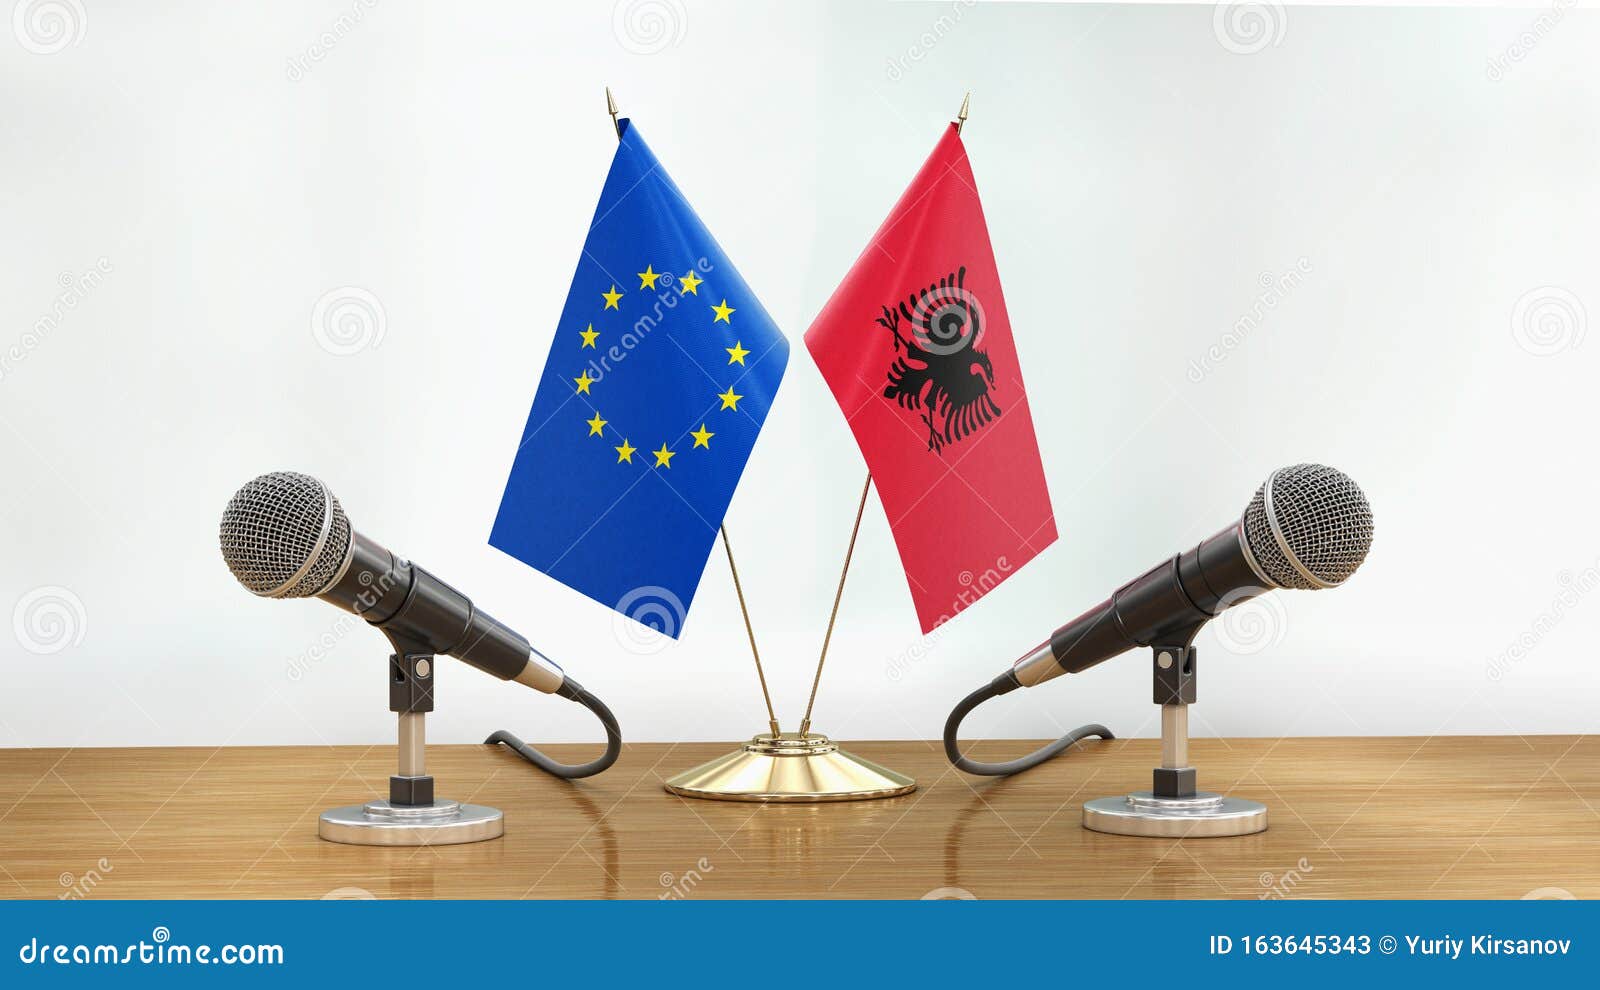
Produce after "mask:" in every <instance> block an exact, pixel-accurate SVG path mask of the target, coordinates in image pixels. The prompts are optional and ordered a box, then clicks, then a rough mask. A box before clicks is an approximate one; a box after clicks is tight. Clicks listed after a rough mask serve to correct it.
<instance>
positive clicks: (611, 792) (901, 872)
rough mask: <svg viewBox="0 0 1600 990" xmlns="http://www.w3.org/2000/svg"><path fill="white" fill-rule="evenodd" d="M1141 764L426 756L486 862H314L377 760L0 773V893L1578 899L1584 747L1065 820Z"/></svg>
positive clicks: (285, 756)
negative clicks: (603, 764) (1177, 817)
mask: <svg viewBox="0 0 1600 990" xmlns="http://www.w3.org/2000/svg"><path fill="white" fill-rule="evenodd" d="M1025 745H1026V744H1023V743H995V744H985V745H982V746H979V747H977V753H978V755H979V756H980V757H981V758H986V759H996V758H999V757H1001V756H1003V755H1016V754H1019V753H1021V752H1022V751H1023V749H1024V747H1025ZM1156 747H1157V744H1156V742H1155V741H1153V740H1118V741H1115V742H1090V743H1088V744H1086V745H1085V747H1084V749H1083V750H1082V751H1080V752H1077V753H1075V754H1073V755H1070V756H1068V757H1066V758H1063V759H1059V760H1057V761H1055V762H1054V763H1052V764H1049V765H1046V766H1044V767H1041V768H1039V769H1037V770H1034V771H1032V772H1030V773H1027V774H1023V775H1022V776H1020V777H1016V778H1013V779H1010V780H989V779H977V778H972V777H967V776H965V775H963V774H959V773H956V772H955V771H953V770H951V769H950V767H949V765H948V764H947V763H946V762H945V759H944V756H943V754H942V752H941V751H940V749H939V747H938V746H937V745H935V744H933V743H926V742H891V743H861V744H857V745H851V746H849V747H848V748H850V749H852V750H854V751H855V752H858V753H859V754H861V755H862V756H865V757H867V758H869V759H872V760H876V761H878V762H881V763H883V764H886V765H888V766H891V767H893V768H895V769H898V770H901V771H902V772H906V773H910V774H912V775H914V776H915V777H916V778H917V780H918V782H919V783H920V784H921V787H920V788H919V789H918V790H917V791H916V792H915V793H913V794H910V795H907V796H905V797H901V798H895V799H891V800H886V801H868V802H862V803H855V804H836V805H810V806H805V805H797V806H777V805H772V806H762V805H751V804H732V803H719V802H709V801H691V800H686V799H682V798H678V797H674V796H672V795H669V794H667V793H665V792H664V791H663V790H662V789H661V780H662V778H663V777H667V776H671V775H672V774H673V773H676V772H678V771H680V770H683V769H686V768H687V767H690V766H692V765H694V764H697V763H700V762H702V761H704V760H707V759H710V758H712V757H714V756H717V755H719V754H721V753H723V752H725V751H726V750H727V749H728V748H729V747H728V745H726V744H694V745H675V746H674V745H665V744H658V745H636V746H631V747H629V748H628V750H627V752H626V753H625V754H624V756H623V758H622V760H621V761H620V762H619V763H618V764H617V766H616V767H614V768H613V769H612V770H610V771H609V772H607V773H605V774H603V775H601V776H599V777H596V778H592V779H590V780H587V781H582V782H579V783H576V784H571V783H566V782H562V781H558V780H554V779H552V778H550V777H547V776H545V775H543V774H541V773H539V772H537V771H535V770H533V769H532V768H531V767H529V766H527V765H526V764H524V763H522V762H520V761H519V760H517V759H516V758H515V757H514V756H512V755H511V754H510V753H508V752H505V751H504V750H501V749H490V748H487V747H479V746H441V747H433V748H432V749H430V753H429V758H430V769H431V770H432V772H433V773H434V774H435V775H436V776H437V778H438V781H439V793H440V795H441V796H445V797H452V798H456V799H457V800H467V799H470V800H472V801H474V802H477V803H482V804H489V805H493V806H495V807H498V808H501V809H503V810H504V811H505V813H506V835H505V837H504V838H502V839H498V840H494V841H490V842H484V843H478V844H474V845H463V846H450V847H443V848H433V849H379V848H362V847H356V846H341V845H336V844H333V843H329V842H323V841H321V840H319V839H318V838H317V835H316V822H317V816H318V814H320V813H321V812H322V811H323V810H324V809H326V808H329V807H332V806H334V805H341V804H352V803H357V802H360V801H364V800H367V799H369V798H371V797H375V796H379V795H381V794H383V793H385V792H386V789H387V778H388V774H389V773H390V771H391V768H392V766H393V762H392V761H393V748H392V747H371V748H367V747H339V748H316V747H276V748H227V749H116V750H111V749H99V750H6V751H0V896H4V897H41V898H48V897H60V896H62V895H64V894H72V895H79V894H86V896H89V897H95V898H100V897H116V898H163V897H183V898H214V897H223V898H228V897H278V898H317V897H323V896H325V895H328V894H330V893H332V892H335V891H343V893H344V894H346V895H353V894H357V891H365V892H370V893H371V894H372V895H375V896H377V897H449V898H518V897H538V898H601V897H604V898H614V897H635V898H641V897H642V898H649V897H660V896H662V895H663V894H686V895H687V896H689V897H692V898H753V897H785V898H787V897H819V898H861V897H884V898H917V897H922V896H924V895H926V894H928V893H930V892H931V891H935V890H937V889H939V888H960V889H961V890H964V891H967V892H970V893H971V894H972V895H973V896H976V897H980V898H1005V897H1011V898H1022V897H1103V898H1120V897H1131V898H1168V897H1203V898H1218V897H1236V898H1253V897H1261V896H1263V895H1264V894H1274V893H1283V892H1285V890H1286V889H1287V892H1288V893H1289V894H1290V895H1291V896H1295V897H1313V898H1330V897H1425V898H1426V897H1500V898H1518V897H1522V896H1524V895H1526V894H1528V893H1529V892H1531V891H1534V890H1537V889H1540V888H1559V889H1561V890H1563V891H1566V892H1570V893H1571V894H1573V895H1576V896H1578V897H1586V898H1592V897H1600V737H1597V736H1583V737H1574V736H1564V737H1563V736H1536V737H1528V738H1520V737H1515V736H1510V737H1493V738H1434V739H1427V740H1423V739H1411V738H1400V739H1283V740H1267V739H1250V740H1199V741H1196V742H1195V743H1194V744H1193V752H1194V759H1195V762H1196V765H1197V766H1199V767H1200V768H1201V771H1200V772H1201V777H1200V779H1201V785H1202V787H1206V788H1210V789H1217V790H1225V791H1227V792H1228V793H1232V794H1235V795H1237V796H1240V797H1248V798H1254V799H1256V800H1259V801H1263V802H1265V803H1266V804H1267V805H1268V806H1269V807H1270V809H1271V816H1272V817H1271V827H1270V829H1269V830H1268V831H1267V832H1265V833H1264V834H1261V835H1254V836H1247V837H1243V838H1232V839H1197V840H1186V841H1182V842H1178V841H1173V840H1170V839H1133V838H1124V837H1120V836H1111V835H1100V834H1097V833H1094V832H1088V831H1085V830H1084V829H1083V828H1082V827H1080V825H1079V815H1080V809H1079V806H1080V805H1081V804H1082V802H1083V801H1084V800H1085V799H1086V798H1091V797H1100V796H1105V795H1110V794H1117V793H1122V792H1126V791H1128V790H1130V789H1135V788H1141V787H1146V786H1148V782H1149V771H1150V767H1151V766H1153V765H1154V762H1155V760H1156V757H1157V750H1156ZM551 749H552V750H554V751H555V752H556V753H557V755H563V756H564V757H565V758H568V759H571V758H575V757H578V756H580V755H584V756H587V755H588V754H592V753H593V751H594V749H593V747H577V746H568V747H551ZM351 888H354V890H352V889H351Z"/></svg>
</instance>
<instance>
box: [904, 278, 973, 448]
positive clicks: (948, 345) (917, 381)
mask: <svg viewBox="0 0 1600 990" xmlns="http://www.w3.org/2000/svg"><path fill="white" fill-rule="evenodd" d="M966 280H967V269H966V267H965V266H962V268H961V269H960V270H959V271H956V272H954V273H952V274H950V275H947V276H945V277H944V278H941V279H940V280H939V281H937V282H935V283H934V284H933V285H930V286H928V287H927V288H925V289H923V290H922V291H921V292H917V293H913V294H912V295H911V296H909V297H908V298H907V299H906V300H905V301H903V302H901V303H900V304H899V305H898V306H896V307H894V308H893V309H891V308H889V307H888V306H884V307H883V315H882V316H880V317H878V320H877V322H878V324H879V325H880V326H882V327H883V328H884V329H886V330H888V331H889V333H890V334H892V335H893V337H894V351H895V358H894V363H893V364H892V365H890V366H889V384H888V385H887V386H886V387H885V388H884V390H883V394H884V396H885V397H887V398H890V399H894V400H895V401H896V402H898V403H899V404H900V406H901V407H902V408H905V409H912V410H916V411H917V412H918V415H919V417H920V418H921V420H922V423H923V425H924V426H926V427H927V428H928V449H929V450H931V451H933V452H934V453H936V454H939V455H940V456H943V452H944V448H945V446H946V445H948V444H952V443H957V442H959V441H960V440H962V439H964V438H965V437H967V436H970V435H971V434H972V433H974V432H976V431H977V430H979V429H981V428H983V427H984V426H987V425H988V424H989V423H991V422H993V421H994V420H995V418H996V417H998V416H999V415H1000V407H999V406H998V405H996V404H995V401H994V399H993V397H992V393H993V392H994V390H995V384H994V365H993V364H992V363H991V362H990V361H989V354H988V352H987V351H986V350H984V349H983V346H982V345H983V310H982V307H980V306H979V304H978V300H977V298H976V297H975V296H973V294H972V293H970V292H968V291H967V289H966ZM903 324H904V325H905V327H907V328H908V329H903V327H902V325H903Z"/></svg>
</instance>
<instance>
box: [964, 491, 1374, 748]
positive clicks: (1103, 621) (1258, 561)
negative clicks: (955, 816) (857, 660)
mask: <svg viewBox="0 0 1600 990" xmlns="http://www.w3.org/2000/svg"><path fill="white" fill-rule="evenodd" d="M1372 531H1373V525H1372V508H1371V506H1369V505H1368V504H1367V497H1366V495H1365V494H1363V493H1362V491H1361V489H1360V487H1358V486H1357V485H1356V483H1355V482H1354V481H1352V480H1350V478H1349V477H1347V476H1346V475H1344V474H1343V473H1342V472H1340V471H1337V470H1335V469H1334V468H1330V467H1327V466H1325V465H1321V464H1295V465H1292V466H1290V467H1286V468H1281V469H1279V470H1277V471H1274V472H1273V473H1272V474H1271V475H1269V476H1268V477H1267V480H1266V481H1265V482H1263V483H1262V484H1261V487H1259V488H1257V489H1256V493H1255V495H1254V497H1252V498H1251V500H1250V503H1249V504H1248V505H1247V506H1245V510H1244V513H1243V514H1242V515H1241V516H1240V518H1239V520H1238V521H1237V522H1235V523H1234V524H1233V525H1231V526H1227V527H1225V528H1224V529H1222V530H1221V531H1219V532H1217V533H1215V534H1214V535H1212V536H1210V537H1208V538H1206V539H1204V540H1202V541H1200V542H1199V543H1198V544H1196V545H1195V546H1193V547H1191V548H1190V549H1188V550H1187V551H1185V552H1183V553H1180V554H1177V555H1175V556H1173V557H1171V558H1169V559H1167V560H1165V561H1162V562H1161V563H1160V564H1157V565H1156V566H1155V567H1152V568H1151V569H1150V570H1148V571H1146V572H1144V573H1143V574H1141V575H1139V576H1138V577H1136V578H1134V579H1133V580H1132V581H1129V582H1128V583H1127V584H1124V585H1123V586H1122V587H1120V588H1118V589H1117V590H1116V591H1115V592H1113V593H1112V595H1111V597H1110V598H1108V599H1106V600H1105V601H1103V602H1101V603H1100V604H1098V605H1096V606H1095V607H1093V608H1091V609H1089V610H1088V611H1087V612H1084V613H1083V614H1082V615H1080V616H1078V617H1077V618H1076V619H1073V620H1072V621H1071V622H1068V623H1067V624H1066V625H1064V626H1062V627H1061V628H1059V629H1057V630H1056V631H1055V632H1054V633H1052V634H1051V635H1050V638H1049V639H1047V640H1045V641H1044V642H1043V643H1041V644H1039V645H1038V646H1037V647H1035V648H1034V649H1033V650H1032V651H1031V652H1029V653H1027V654H1026V655H1025V656H1023V657H1022V659H1020V660H1018V661H1017V662H1016V663H1015V664H1013V665H1012V667H1011V669H1010V670H1007V671H1006V672H1005V673H1003V674H1001V675H999V676H998V677H996V678H994V679H993V680H991V681H990V682H989V683H988V684H985V685H984V686H983V687H980V688H978V689H977V690H976V691H973V692H972V693H971V694H969V695H968V696H967V697H965V698H963V699H962V700H961V701H960V702H959V703H958V704H957V705H956V707H955V708H954V709H953V710H952V711H951V712H950V717H949V719H947V720H946V722H945V728H944V747H945V754H946V755H947V756H948V757H949V758H950V762H951V763H952V764H954V765H955V766H956V767H957V768H958V769H961V770H965V771H967V772H968V773H975V774H982V775H985V776H1007V775H1010V774H1013V773H1020V772H1021V771H1023V770H1027V769H1029V768H1030V767H1036V766H1038V765H1039V764H1040V763H1043V762H1044V761H1045V760H1048V759H1050V758H1051V757H1054V756H1056V755H1057V754H1059V753H1061V752H1064V751H1065V750H1066V749H1068V748H1069V747H1071V746H1072V745H1074V744H1076V743H1077V742H1078V741H1079V740H1081V739H1084V738H1086V737H1088V736H1100V737H1101V738H1104V739H1110V738H1112V735H1111V732H1110V731H1109V730H1108V729H1106V727H1105V726H1103V725H1099V724H1093V725H1085V726H1082V727H1080V728H1078V729H1076V730H1074V731H1072V732H1069V733H1068V734H1066V735H1064V736H1062V737H1061V738H1060V739H1058V740H1056V741H1055V742H1053V743H1051V744H1049V745H1047V746H1045V747H1042V748H1041V749H1038V750H1036V751H1034V752H1033V753H1030V754H1028V755H1026V756H1023V757H1021V758H1019V759H1015V760H1011V761H1009V762H1006V763H980V762H978V761H976V760H972V759H969V758H968V757H967V756H965V755H964V754H963V753H962V752H961V746H960V741H959V733H960V730H961V723H962V721H963V720H964V719H965V718H966V717H967V716H968V715H969V714H971V713H972V711H973V710H974V709H975V708H977V707H978V706H979V705H981V704H983V703H984V702H986V701H988V700H990V699H992V698H998V697H1000V696H1001V695H1003V694H1007V693H1009V692H1011V691H1015V690H1017V689H1018V688H1026V687H1033V686H1034V685H1036V684H1043V683H1044V682H1045V681H1048V680H1051V679H1053V678H1056V677H1059V676H1061V675H1062V674H1068V673H1077V672H1078V671H1082V670H1087V669H1088V668H1090V667H1093V666H1094V665H1095V664H1098V663H1103V662H1104V661H1106V660H1109V659H1111V658H1112V657H1115V656H1119V655H1121V654H1123V653H1126V652H1127V651H1128V650H1131V649H1133V648H1135V647H1140V646H1158V647H1159V646H1172V647H1183V648H1185V649H1187V648H1188V647H1189V644H1190V643H1191V642H1193V640H1194V637H1195V635H1196V634H1197V633H1198V632H1199V631H1200V628H1201V627H1202V626H1204V625H1205V624H1206V623H1207V622H1209V621H1210V620H1211V619H1213V618H1215V617H1216V616H1217V615H1219V614H1220V613H1222V612H1223V611H1225V610H1226V609H1228V608H1231V607H1232V606H1234V605H1237V604H1239V603H1240V602H1244V601H1248V600H1249V599H1251V598H1254V597H1255V596H1257V595H1260V594H1263V593H1264V592H1267V591H1271V590H1274V589H1277V588H1299V589H1305V590H1312V589H1317V588H1333V587H1337V586H1338V585H1340V584H1343V583H1344V582H1345V580H1346V579H1348V578H1349V577H1350V575H1352V574H1354V573H1355V571H1356V568H1358V567H1360V566H1361V563H1362V561H1363V560H1365V559H1366V556H1367V551H1368V550H1369V549H1370V548H1371V546H1372Z"/></svg>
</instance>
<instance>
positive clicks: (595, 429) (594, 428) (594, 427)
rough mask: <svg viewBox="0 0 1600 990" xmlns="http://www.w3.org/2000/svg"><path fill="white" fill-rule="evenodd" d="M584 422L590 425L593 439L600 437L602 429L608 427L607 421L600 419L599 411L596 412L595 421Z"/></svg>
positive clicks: (590, 433)
mask: <svg viewBox="0 0 1600 990" xmlns="http://www.w3.org/2000/svg"><path fill="white" fill-rule="evenodd" d="M584 422H586V423H588V424H589V435H590V436H591V437H597V436H599V435H600V429H601V428H602V427H604V426H605V425H606V421H605V420H603V419H601V418H600V412H599V410H596V411H595V414H594V419H590V420H585V421H584Z"/></svg>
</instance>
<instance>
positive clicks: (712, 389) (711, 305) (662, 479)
mask: <svg viewBox="0 0 1600 990" xmlns="http://www.w3.org/2000/svg"><path fill="white" fill-rule="evenodd" d="M621 127H622V140H621V142H620V143H619V144H618V146H617V153H616V156H615V157H614V158H612V160H611V171H610V173H609V174H608V175H607V176H606V184H605V189H604V190H602V191H601V193H600V204H599V206H598V207H596V208H595V214H594V220H593V221H592V222H591V223H590V225H589V236H588V238H587V239H586V240H585V241H584V245H583V255H582V257H580V258H579V259H578V271H577V274H576V275H574V276H573V278H572V288H571V289H569V290H568V291H567V303H566V306H565V307H564V308H563V309H562V311H561V322H560V323H559V324H558V325H557V327H556V333H555V341H554V342H553V343H552V344H551V345H550V356H549V357H548V358H547V359H546V360H545V366H544V375H543V377H541V378H540V380H539V390H538V392H537V393H535V395H534V397H533V410H532V411H531V412H530V413H529V414H528V423H527V425H526V426H525V427H524V428H523V431H522V443H521V445H520V446H519V447H518V448H517V455H516V461H515V462H514V463H513V464H512V466H511V477H510V480H508V481H507V482H506V490H505V494H504V495H503V496H501V499H500V512H499V514H498V515H497V516H496V517H495V522H494V530H493V532H492V533H490V535H489V543H490V545H492V546H494V547H497V548H499V549H500V550H503V551H505V552H506V553H508V554H510V555H511V556H513V557H515V558H517V559H518V560H520V561H522V562H523V563H525V564H527V565H529V566H530V567H533V568H535V569H536V570H539V571H543V572H544V573H545V574H548V575H550V576H551V577H553V578H555V579H556V580H557V581H560V582H561V583H562V584H565V585H567V586H568V587H570V588H572V589H574V590H576V591H580V592H582V593H583V594H585V595H588V596H589V597H590V598H593V599H594V600H595V601H598V602H600V603H601V604H603V605H606V606H608V607H610V608H613V609H616V610H617V611H618V612H621V613H623V614H624V615H628V616H630V617H631V618H634V619H637V620H639V621H640V622H643V623H644V624H646V625H648V626H650V627H652V628H654V629H656V630H657V631H659V632H662V633H665V634H666V635H669V636H672V637H674V638H676V637H677V636H678V634H679V633H680V632H681V630H682V626H683V620H684V617H685V616H686V615H687V614H688V610H689V605H690V604H691V602H692V601H693V600H694V592H695V589H696V588H697V587H698V586H699V584H700V575H701V573H702V572H703V571H704V570H705V564H706V558H707V557H708V556H709V555H710V553H711V547H712V543H713V542H714V541H715V539H716V536H717V528H718V527H719V526H720V525H721V524H722V517H723V515H724V514H725V513H726V512H727V509H728V502H729V501H730V500H731V499H732V498H733V490H734V488H735V487H736V486H737V485H738V483H739V475H740V473H741V472H743V470H744V465H745V461H747V460H748V459H749V457H750V450H751V448H752V446H754V444H755V441H756V435H757V434H759V433H760V432H761V424H762V423H763V422H764V421H765V420H766V418H767V412H768V410H769V409H771V407H772V400H773V397H774V395H775V394H776V393H777V391H778V383H779V381H781V380H782V378H783V371H784V367H785V365H787V364H788V361H789V342H788V341H787V340H785V339H784V336H783V334H781V333H779V332H778V328H777V326H776V325H774V324H773V322H772V319H771V317H769V316H768V315H767V313H766V310H764V309H762V308H761V303H760V302H758V301H757V300H756V297H755V294H754V293H752V292H751V291H750V287H749V286H748V285H746V284H745V282H744V279H742V278H740V277H739V273H738V271H736V270H735V269H734V267H733V264H732V263H731V262H730V261H729V260H728V256H727V255H726V254H724V253H723V252H722V248H721V247H719V246H718V245H717V242H716V241H715V240H714V239H713V238H712V237H711V234H710V232H708V231H707V230H706V228H705V225H704V224H702V223H701V222H700V218H699V217H698V216H696V215H695V212H694V210H693V209H692V208H690V206H689V204H688V202H687V201H686V200H685V199H684V197H683V193H681V192H679V191H678V187H677V186H676V185H674V184H673V182H672V179H671V178H669V177H668V176H667V173H666V170H664V169H663V168H662V167H661V163H660V162H658V161H656V156H655V155H654V154H653V153H652V152H651V151H650V148H649V146H647V145H646V144H645V143H644V139H643V138H641V137H640V136H639V132H638V129H637V128H635V127H634V126H633V125H632V124H631V123H630V122H629V121H627V120H623V121H622V122H621Z"/></svg>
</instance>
